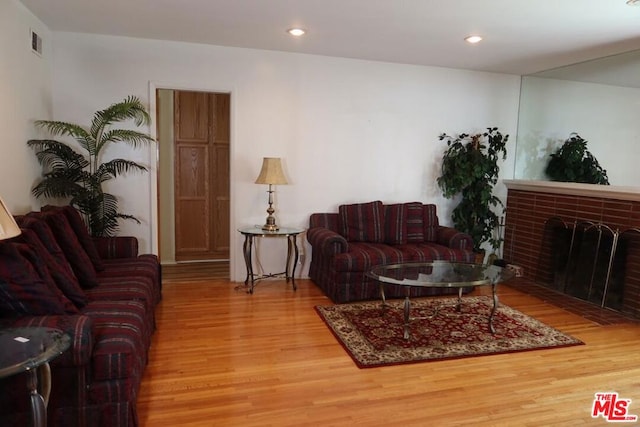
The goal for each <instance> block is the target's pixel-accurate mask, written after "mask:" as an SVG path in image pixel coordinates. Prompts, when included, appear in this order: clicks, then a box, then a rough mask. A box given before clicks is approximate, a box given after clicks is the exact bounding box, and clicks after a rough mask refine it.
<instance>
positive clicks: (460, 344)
mask: <svg viewBox="0 0 640 427" xmlns="http://www.w3.org/2000/svg"><path fill="white" fill-rule="evenodd" d="M456 302H457V298H444V299H443V298H416V299H412V300H411V317H412V320H411V321H410V324H409V325H410V337H409V339H408V340H406V339H404V337H403V334H404V320H403V319H404V315H403V303H404V301H403V300H391V301H387V306H386V307H383V306H382V303H381V301H367V302H360V303H351V304H339V305H332V306H316V307H315V309H316V311H317V312H318V314H319V315H320V317H321V318H322V319H323V320H324V322H325V323H326V324H327V326H328V327H329V329H330V330H331V331H332V332H333V334H334V335H335V337H336V338H337V339H338V341H339V342H340V343H341V344H342V346H343V347H344V348H345V349H346V350H347V352H348V353H349V355H350V356H351V358H352V359H353V360H354V362H355V363H356V365H358V367H360V368H373V367H378V366H384V365H397V364H403V363H415V362H426V361H435V360H443V359H454V358H462V357H473V356H482V355H489V354H500V353H509V352H517V351H527V350H537V349H546V348H557V347H566V346H572V345H580V344H583V342H582V341H580V340H577V339H575V338H573V337H571V336H569V335H566V334H564V333H562V332H560V331H558V330H556V329H554V328H552V327H550V326H547V325H545V324H544V323H542V322H539V321H537V320H536V319H534V318H532V317H530V316H527V315H526V314H523V313H521V312H519V311H517V310H515V309H513V308H511V307H508V306H506V305H504V304H499V305H498V309H497V311H496V314H495V316H494V318H493V326H494V328H495V331H496V333H495V334H492V333H491V332H490V331H489V326H488V319H489V314H490V312H491V308H492V307H493V300H492V299H491V297H486V296H477V297H465V298H463V299H462V307H461V310H460V312H458V311H456V308H455V304H456Z"/></svg>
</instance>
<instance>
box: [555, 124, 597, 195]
mask: <svg viewBox="0 0 640 427" xmlns="http://www.w3.org/2000/svg"><path fill="white" fill-rule="evenodd" d="M550 157H551V158H550V159H549V163H547V167H546V169H545V173H546V174H547V176H548V177H549V179H551V180H552V181H561V182H582V183H586V184H601V185H609V178H608V177H607V171H606V170H604V169H603V168H602V166H600V163H599V162H598V160H597V159H596V158H595V157H594V156H593V154H591V152H590V151H589V150H587V141H585V140H584V139H583V138H582V137H581V136H580V135H578V134H577V133H572V134H571V135H570V136H569V138H568V139H567V140H565V141H564V143H563V144H562V146H560V147H559V148H558V149H557V150H556V151H555V152H554V153H551V154H550Z"/></svg>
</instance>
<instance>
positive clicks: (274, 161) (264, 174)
mask: <svg viewBox="0 0 640 427" xmlns="http://www.w3.org/2000/svg"><path fill="white" fill-rule="evenodd" d="M255 183H256V184H269V191H267V192H268V193H269V208H268V209H267V213H268V214H269V216H267V222H266V223H265V224H264V225H263V226H262V229H263V230H265V231H277V230H278V229H279V227H278V226H277V225H276V218H275V217H274V216H273V213H274V212H275V209H273V186H274V185H278V184H281V185H282V184H288V182H287V178H285V176H284V173H283V172H282V164H281V163H280V158H279V157H265V158H263V159H262V170H261V171H260V175H258V178H256V182H255Z"/></svg>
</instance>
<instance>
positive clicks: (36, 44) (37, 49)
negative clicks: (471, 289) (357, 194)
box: [31, 30, 42, 56]
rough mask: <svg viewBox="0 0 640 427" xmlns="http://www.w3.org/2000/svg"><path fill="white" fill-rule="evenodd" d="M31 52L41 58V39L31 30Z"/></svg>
mask: <svg viewBox="0 0 640 427" xmlns="http://www.w3.org/2000/svg"><path fill="white" fill-rule="evenodd" d="M31 51H32V52H33V53H35V54H36V55H38V56H42V37H40V36H39V35H38V34H37V33H36V32H35V31H33V30H31Z"/></svg>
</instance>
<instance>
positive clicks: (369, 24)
mask: <svg viewBox="0 0 640 427" xmlns="http://www.w3.org/2000/svg"><path fill="white" fill-rule="evenodd" d="M21 1H22V3H23V4H24V5H25V6H26V7H27V8H28V9H30V10H31V11H32V12H33V13H34V14H35V15H36V16H38V17H39V18H40V19H41V20H42V21H43V22H44V23H45V24H46V25H47V26H48V27H49V28H50V29H51V30H53V31H69V32H80V33H97V34H110V35H119V36H129V37H140V38H150V39H160V40H175V41H183V42H195V43H206V44H215V45H222V46H234V47H246V48H257V49H270V50H279V51H287V52H302V53H311V54H318V55H329V56H338V57H347V58H358V59H369V60H376V61H388V62H397V63H406V64H418V65H433V66H443V67H452V68H461V69H470V70H480V71H492V72H501V73H509V74H518V75H521V74H529V73H534V72H538V71H541V70H547V69H550V68H555V67H559V66H564V65H567V64H572V63H576V62H581V61H584V60H588V59H593V58H598V57H602V56H606V55H611V54H616V53H620V52H625V51H630V50H634V49H638V48H640V5H638V6H629V5H627V4H626V2H625V0H527V1H525V0H106V1H105V0H21ZM297 26H299V27H303V28H305V29H306V30H307V31H308V33H307V35H305V36H304V37H302V38H297V39H296V38H293V37H291V36H289V35H288V34H286V33H285V30H286V29H287V28H290V27H297ZM469 34H480V35H482V36H483V37H484V38H485V40H484V41H483V42H482V43H480V44H479V45H468V44H467V43H465V42H464V41H463V38H464V37H465V36H467V35H469Z"/></svg>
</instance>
